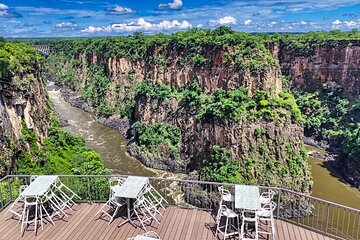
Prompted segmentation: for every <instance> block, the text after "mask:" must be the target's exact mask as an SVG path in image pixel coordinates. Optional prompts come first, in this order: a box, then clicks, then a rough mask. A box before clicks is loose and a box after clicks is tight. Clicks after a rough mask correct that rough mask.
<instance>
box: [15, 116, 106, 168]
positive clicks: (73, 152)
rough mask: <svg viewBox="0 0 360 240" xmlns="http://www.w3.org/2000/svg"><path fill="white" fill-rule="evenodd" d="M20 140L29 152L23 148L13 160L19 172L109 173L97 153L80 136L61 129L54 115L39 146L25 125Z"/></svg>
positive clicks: (34, 136) (32, 133)
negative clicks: (16, 158) (28, 147)
mask: <svg viewBox="0 0 360 240" xmlns="http://www.w3.org/2000/svg"><path fill="white" fill-rule="evenodd" d="M21 139H22V143H23V144H26V145H28V146H30V149H29V150H30V151H26V150H23V151H22V152H21V154H20V157H19V159H18V160H17V161H16V166H17V172H18V173H19V174H109V171H108V170H107V169H106V168H105V167H104V163H103V161H102V159H101V157H100V155H99V154H97V153H95V152H94V151H93V150H91V149H90V148H87V147H86V146H85V140H84V139H83V138H81V137H79V136H76V135H74V134H72V133H70V132H68V131H64V130H61V129H60V128H59V126H58V120H57V119H55V118H54V117H53V118H52V126H51V128H50V129H49V136H48V137H47V138H46V139H45V142H44V145H43V146H40V147H39V146H38V139H37V137H36V135H35V134H34V132H33V131H32V130H30V129H26V126H25V125H24V126H23V129H22V138H21ZM24 149H26V148H24Z"/></svg>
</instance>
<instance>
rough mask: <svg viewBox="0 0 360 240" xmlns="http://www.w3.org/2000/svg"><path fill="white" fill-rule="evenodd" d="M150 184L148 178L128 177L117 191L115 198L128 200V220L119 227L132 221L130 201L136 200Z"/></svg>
mask: <svg viewBox="0 0 360 240" xmlns="http://www.w3.org/2000/svg"><path fill="white" fill-rule="evenodd" d="M148 182H149V178H147V177H133V176H130V177H127V178H126V180H125V182H124V183H123V184H122V185H121V186H120V187H118V188H117V189H116V190H115V193H114V196H115V197H118V198H126V202H127V215H128V216H127V219H126V220H125V221H124V222H123V223H121V224H120V225H119V226H121V225H123V224H124V223H126V222H129V221H131V213H130V199H136V198H137V197H138V196H139V194H140V192H141V190H142V189H143V188H144V186H145V185H146V184H147V183H148Z"/></svg>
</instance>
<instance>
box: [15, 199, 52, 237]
mask: <svg viewBox="0 0 360 240" xmlns="http://www.w3.org/2000/svg"><path fill="white" fill-rule="evenodd" d="M33 207H34V208H35V211H34V217H33V219H30V211H31V209H32V208H33ZM43 211H44V212H45V214H46V215H47V216H48V217H49V220H50V222H51V223H52V224H53V225H55V224H54V222H53V221H52V219H51V217H50V215H49V213H48V212H47V210H46V208H45V207H44V205H43V201H42V200H41V199H40V198H38V197H25V198H24V209H23V213H22V220H21V221H22V222H21V232H24V231H25V229H26V228H27V227H28V225H29V224H31V223H34V224H35V233H36V231H37V227H38V222H39V221H40V225H41V229H42V230H43V229H44V224H43Z"/></svg>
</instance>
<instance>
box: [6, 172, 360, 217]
mask: <svg viewBox="0 0 360 240" xmlns="http://www.w3.org/2000/svg"><path fill="white" fill-rule="evenodd" d="M52 175H55V174H52ZM56 175H57V174H56ZM30 176H31V175H29V174H27V175H6V176H5V177H4V178H2V179H0V182H1V181H3V180H6V179H7V178H11V177H30ZM57 176H59V177H79V178H81V177H99V178H104V177H105V178H110V177H114V176H115V177H116V176H121V177H128V176H134V175H126V174H114V175H91V174H90V175H67V174H64V175H62V174H60V175H57ZM139 177H143V176H139ZM148 178H149V179H153V180H160V181H176V182H187V183H195V184H196V183H198V184H213V185H225V186H233V185H246V184H235V183H220V182H209V181H200V180H190V179H174V178H162V177H148ZM258 187H259V188H264V189H273V190H281V191H284V192H289V193H293V194H296V195H299V196H303V197H306V198H310V199H313V200H316V201H319V202H322V203H326V204H330V205H334V206H336V207H341V208H344V209H347V210H349V211H354V212H357V213H360V209H356V208H352V207H349V206H345V205H342V204H339V203H334V202H331V201H328V200H325V199H322V198H318V197H313V196H311V195H307V194H304V193H300V192H296V191H293V190H289V189H286V188H281V187H274V186H261V185H258Z"/></svg>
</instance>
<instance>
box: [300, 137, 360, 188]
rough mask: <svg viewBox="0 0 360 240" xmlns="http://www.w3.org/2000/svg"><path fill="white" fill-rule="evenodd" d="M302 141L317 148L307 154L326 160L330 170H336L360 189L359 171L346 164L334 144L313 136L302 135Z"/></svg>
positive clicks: (345, 179)
mask: <svg viewBox="0 0 360 240" xmlns="http://www.w3.org/2000/svg"><path fill="white" fill-rule="evenodd" d="M304 143H305V144H306V145H308V146H312V147H314V148H316V149H318V150H317V151H310V152H308V154H309V156H311V157H315V158H319V159H322V160H323V161H326V165H327V166H328V167H329V168H331V171H333V172H337V174H338V175H341V178H342V179H343V180H344V181H346V182H347V183H348V184H350V185H351V186H353V187H354V188H357V189H358V190H359V191H360V181H359V180H358V179H360V176H358V174H359V173H358V172H357V171H352V170H351V168H349V167H347V166H346V163H345V160H344V159H342V157H341V154H340V153H339V149H338V148H337V147H336V146H335V145H334V144H331V143H329V142H327V141H325V140H321V141H318V140H316V139H315V138H314V137H304ZM353 170H354V169H353Z"/></svg>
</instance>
